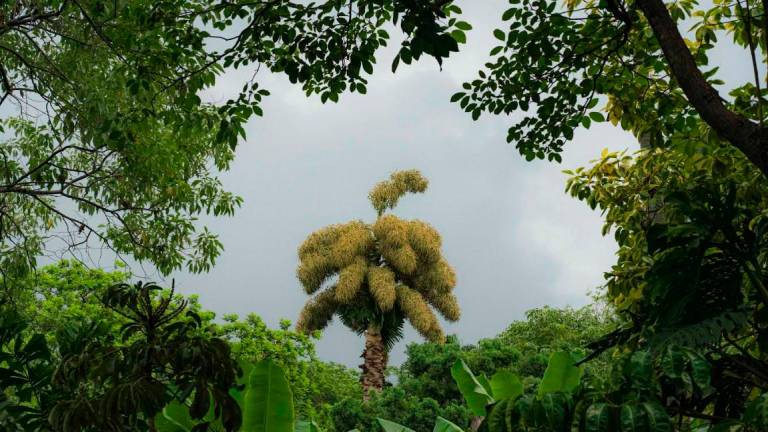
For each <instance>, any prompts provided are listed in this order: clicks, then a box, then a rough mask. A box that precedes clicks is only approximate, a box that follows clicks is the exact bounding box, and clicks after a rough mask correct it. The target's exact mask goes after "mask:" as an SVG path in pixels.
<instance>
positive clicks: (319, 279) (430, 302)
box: [297, 170, 459, 345]
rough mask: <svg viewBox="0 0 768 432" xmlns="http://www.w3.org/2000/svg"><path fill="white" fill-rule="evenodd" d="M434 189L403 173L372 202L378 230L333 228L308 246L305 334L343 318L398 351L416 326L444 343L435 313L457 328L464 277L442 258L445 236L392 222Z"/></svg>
mask: <svg viewBox="0 0 768 432" xmlns="http://www.w3.org/2000/svg"><path fill="white" fill-rule="evenodd" d="M427 184H428V183H427V180H426V179H425V178H424V177H423V176H422V175H421V173H419V172H418V171H416V170H408V171H399V172H396V173H394V174H392V176H391V177H390V179H389V180H388V181H384V182H381V183H379V184H377V185H376V186H375V187H374V188H373V190H372V191H371V193H370V194H369V198H370V200H371V203H372V204H373V207H374V209H376V212H377V213H378V217H377V219H376V221H375V222H374V223H372V224H367V223H365V222H362V221H352V222H348V223H345V224H338V225H330V226H327V227H325V228H322V229H320V230H318V231H316V232H314V233H312V234H311V235H310V236H309V237H308V238H307V239H306V240H305V241H304V243H303V244H302V245H301V247H300V248H299V260H300V264H299V267H298V270H297V276H298V278H299V281H300V282H301V284H302V285H303V287H304V290H305V291H306V293H307V294H310V295H312V294H314V297H313V298H312V299H310V300H309V301H308V302H307V304H306V305H305V306H304V309H303V310H302V311H301V315H300V317H299V320H298V323H297V327H298V329H299V330H302V331H305V332H310V331H315V330H321V329H323V328H325V327H326V326H327V325H328V324H329V323H330V322H331V320H332V319H333V317H334V315H338V316H339V317H340V319H341V320H342V322H343V323H344V324H345V325H347V326H348V327H350V328H351V329H352V330H354V331H356V332H358V333H362V332H364V331H365V330H366V329H368V328H370V327H371V326H373V327H376V328H378V329H379V330H380V331H381V333H382V337H383V339H384V342H385V343H386V344H387V345H390V344H391V343H393V342H394V341H396V340H397V339H398V338H399V336H400V335H401V331H402V326H403V323H404V321H405V320H408V321H409V322H410V323H411V324H412V325H413V327H414V328H415V329H416V330H417V331H418V332H419V333H420V334H421V335H422V336H424V337H425V338H427V339H428V340H430V341H436V342H441V341H443V339H444V333H443V330H442V328H441V327H440V323H439V322H438V319H437V317H436V315H435V313H434V312H433V309H434V310H436V311H437V312H439V313H440V315H442V316H443V317H444V318H445V319H447V320H449V321H456V320H458V319H459V306H458V302H457V300H456V297H455V296H454V295H453V293H452V290H453V288H454V286H455V285H456V276H455V273H454V271H453V269H452V268H451V266H450V265H449V264H448V262H447V261H446V260H445V258H443V256H442V253H441V251H440V247H441V238H440V234H439V233H438V232H437V230H435V229H434V228H433V227H432V226H430V225H429V224H427V223H425V222H422V221H420V220H404V219H401V218H398V217H396V216H394V215H391V214H384V212H385V211H386V210H387V209H391V208H394V206H395V205H396V204H397V201H398V200H399V199H400V197H402V196H403V195H404V194H406V193H408V192H411V193H417V192H423V191H424V190H426V188H427Z"/></svg>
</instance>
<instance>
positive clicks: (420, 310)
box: [397, 285, 445, 342]
mask: <svg viewBox="0 0 768 432" xmlns="http://www.w3.org/2000/svg"><path fill="white" fill-rule="evenodd" d="M397 305H398V306H400V310H402V311H403V315H405V316H406V318H408V321H410V323H411V325H412V326H413V328H415V329H416V331H418V332H419V334H421V335H422V336H424V337H425V338H427V339H429V340H431V341H434V342H443V341H444V339H445V336H444V335H443V329H442V328H440V323H438V322H437V317H435V314H434V313H432V309H430V308H429V305H428V304H427V302H426V301H425V300H424V297H423V296H422V295H421V294H419V293H418V292H416V291H414V290H412V289H410V288H408V287H407V286H405V285H398V286H397Z"/></svg>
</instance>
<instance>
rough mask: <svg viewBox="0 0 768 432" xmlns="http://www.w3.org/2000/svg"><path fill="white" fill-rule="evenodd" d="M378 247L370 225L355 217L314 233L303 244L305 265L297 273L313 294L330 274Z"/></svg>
mask: <svg viewBox="0 0 768 432" xmlns="http://www.w3.org/2000/svg"><path fill="white" fill-rule="evenodd" d="M373 247H374V241H373V237H372V235H371V231H370V229H369V228H368V225H366V224H364V223H363V222H360V221H353V222H349V223H346V224H341V225H331V226H328V227H325V228H323V229H320V230H318V231H315V232H314V233H312V234H311V235H310V236H309V237H308V238H307V239H306V240H305V241H304V243H303V244H302V245H301V247H300V248H299V259H300V260H301V265H299V268H298V269H297V270H296V276H297V277H298V278H299V281H300V282H301V284H302V285H303V286H304V290H305V291H306V293H307V294H312V293H314V292H315V291H317V290H318V289H320V287H321V286H322V285H323V282H325V281H326V279H328V278H329V277H331V276H333V275H334V274H336V273H338V272H340V271H341V270H342V269H344V268H345V267H347V266H349V265H350V264H352V263H353V262H354V261H355V259H356V258H357V257H360V256H363V257H364V256H366V255H367V254H368V253H369V252H370V251H371V250H372V249H373Z"/></svg>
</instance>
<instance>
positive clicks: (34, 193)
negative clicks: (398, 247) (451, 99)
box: [0, 0, 466, 280]
mask: <svg viewBox="0 0 768 432" xmlns="http://www.w3.org/2000/svg"><path fill="white" fill-rule="evenodd" d="M458 11H459V10H458V8H456V7H455V6H451V5H449V4H448V2H446V1H442V0H440V1H437V2H436V3H430V2H414V1H403V0H386V1H375V2H370V1H366V0H356V1H352V2H347V1H341V0H327V1H322V2H314V3H306V2H303V1H296V2H293V1H289V0H278V1H257V2H251V1H235V2H223V3H222V2H218V1H214V0H169V1H161V2H155V1H103V0H55V1H36V0H17V1H5V2H2V4H0V109H1V110H2V112H3V116H2V118H0V136H2V139H1V140H0V271H2V272H3V273H4V275H5V278H4V280H10V279H11V277H16V276H20V275H22V274H24V273H25V272H27V271H29V270H30V269H31V268H33V267H34V266H35V262H36V257H38V256H39V255H41V254H42V253H44V252H45V251H46V247H48V248H51V249H53V252H60V251H61V250H64V251H67V250H72V249H75V250H78V251H83V250H87V246H89V245H91V244H90V243H89V241H90V240H94V241H98V243H101V245H103V246H106V247H109V248H111V249H112V250H113V251H114V252H116V253H118V254H126V255H130V256H133V257H134V258H136V259H138V260H139V261H149V262H151V263H153V264H154V265H155V266H156V267H157V268H158V270H160V271H161V272H162V273H168V272H170V271H172V270H174V269H178V268H181V267H186V268H187V269H188V270H190V271H192V272H199V271H205V270H207V269H209V268H210V266H211V265H212V263H213V261H214V260H215V258H216V257H217V256H218V254H219V253H220V251H221V248H222V245H221V244H220V243H219V242H218V240H217V238H216V236H215V235H214V234H212V233H210V232H208V231H207V230H206V229H204V228H201V227H199V226H197V225H196V224H195V223H194V219H195V216H196V215H198V214H200V213H208V214H213V215H230V214H232V212H233V211H234V210H235V209H236V208H237V207H238V206H239V204H240V199H239V198H238V197H236V196H233V195H232V194H231V193H229V192H227V191H225V190H223V188H222V186H221V183H220V182H219V181H218V179H217V177H216V173H217V172H221V171H224V170H226V169H227V168H228V166H229V163H230V162H231V160H232V157H233V155H234V153H233V151H234V148H235V146H236V144H237V142H238V140H239V139H244V138H245V129H244V127H243V126H244V124H245V122H246V121H248V119H249V118H251V117H252V116H253V115H261V114H262V108H261V107H260V102H261V100H262V98H263V97H264V96H266V95H267V94H268V92H267V91H266V90H264V89H261V88H260V87H259V85H258V83H257V82H256V81H255V75H254V77H253V78H252V79H251V80H248V81H247V82H244V83H243V87H242V91H241V92H239V93H238V94H237V95H236V96H234V97H233V98H231V99H230V100H227V101H224V102H223V103H220V104H211V103H208V102H205V101H203V100H201V98H200V92H201V91H203V90H205V89H209V88H211V87H212V86H214V85H215V84H216V80H217V77H218V76H219V75H220V74H221V73H222V72H223V71H224V70H225V69H231V68H251V69H252V70H254V71H256V70H258V69H259V68H260V67H264V68H267V69H269V70H271V71H273V72H276V73H284V74H286V75H287V76H288V78H289V79H290V80H291V81H292V82H294V83H297V84H300V85H301V86H302V88H303V89H304V90H305V91H306V93H307V94H308V95H311V94H319V95H320V97H321V99H322V100H323V101H324V102H325V101H326V100H331V101H334V102H335V101H337V100H338V98H339V95H340V94H341V93H342V92H344V91H356V92H360V93H365V92H366V83H367V81H366V76H367V75H368V74H370V73H371V72H372V70H373V67H372V65H373V63H375V61H376V57H375V53H376V51H377V50H378V49H379V48H380V47H382V46H384V45H385V44H386V42H387V40H388V37H389V36H388V34H387V31H386V30H385V28H384V27H386V26H387V25H388V24H392V23H394V24H396V25H397V27H398V29H399V30H400V31H401V32H402V34H403V36H404V43H403V45H402V47H401V49H400V51H399V53H400V54H399V56H398V59H402V60H403V61H404V62H406V63H409V62H410V61H411V59H418V58H420V57H421V56H422V55H427V56H431V57H434V58H436V59H437V60H438V62H442V60H443V59H444V58H446V57H447V56H448V55H449V53H450V52H452V51H456V50H457V49H458V43H457V42H456V40H463V33H462V30H461V29H459V28H457V27H456V24H457V21H456V20H455V19H454V18H450V19H449V18H448V17H447V16H448V15H449V14H451V13H456V12H458ZM462 27H464V28H466V27H465V26H462ZM457 35H458V36H457Z"/></svg>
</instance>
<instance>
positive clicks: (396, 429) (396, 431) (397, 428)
mask: <svg viewBox="0 0 768 432" xmlns="http://www.w3.org/2000/svg"><path fill="white" fill-rule="evenodd" d="M376 420H377V421H378V422H379V424H380V425H381V428H382V429H384V432H416V431H414V430H413V429H409V428H407V427H405V426H403V425H401V424H397V423H395V422H392V421H389V420H384V419H383V418H376Z"/></svg>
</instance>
